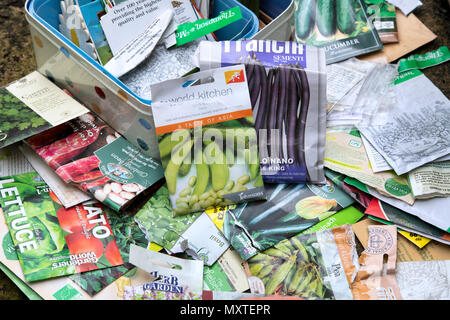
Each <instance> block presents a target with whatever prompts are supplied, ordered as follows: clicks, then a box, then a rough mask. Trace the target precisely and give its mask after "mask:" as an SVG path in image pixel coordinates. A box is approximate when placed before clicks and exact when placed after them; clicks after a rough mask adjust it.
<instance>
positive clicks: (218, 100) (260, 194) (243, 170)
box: [151, 65, 266, 216]
mask: <svg viewBox="0 0 450 320" xmlns="http://www.w3.org/2000/svg"><path fill="white" fill-rule="evenodd" d="M151 90H152V99H153V101H152V109H153V115H154V120H155V127H156V134H157V136H158V142H159V151H160V155H161V159H162V164H163V168H164V173H165V178H166V182H167V188H168V190H169V195H170V199H171V203H172V207H173V214H174V216H179V215H184V214H189V213H195V212H202V211H204V210H205V209H208V208H214V207H219V206H226V205H232V204H238V203H244V202H249V201H254V200H263V199H266V192H265V189H264V183H263V180H262V176H261V171H260V167H259V154H258V143H257V136H256V130H255V127H254V119H253V113H252V107H251V101H250V94H249V88H248V84H247V78H246V73H245V68H244V66H243V65H237V66H231V67H226V68H218V69H213V70H207V71H204V72H199V73H195V74H192V75H190V76H187V77H184V78H178V79H174V80H169V81H165V82H161V83H158V84H155V85H153V86H152V89H151Z"/></svg>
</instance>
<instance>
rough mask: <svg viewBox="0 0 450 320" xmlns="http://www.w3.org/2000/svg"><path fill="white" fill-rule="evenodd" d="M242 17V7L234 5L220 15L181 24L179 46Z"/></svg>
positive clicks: (178, 29)
mask: <svg viewBox="0 0 450 320" xmlns="http://www.w3.org/2000/svg"><path fill="white" fill-rule="evenodd" d="M240 19H242V12H241V9H240V8H239V7H233V8H230V9H228V10H225V11H222V12H221V13H220V15H218V16H217V17H215V18H212V19H199V20H197V21H195V22H189V23H183V24H180V25H179V26H178V28H177V31H176V39H177V46H181V45H183V44H186V43H188V42H191V41H194V40H196V39H198V38H201V37H203V36H205V35H207V34H210V33H211V32H214V31H217V30H219V29H221V28H223V27H226V26H227V25H229V24H230V23H233V22H235V21H238V20H240Z"/></svg>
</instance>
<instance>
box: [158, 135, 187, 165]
mask: <svg viewBox="0 0 450 320" xmlns="http://www.w3.org/2000/svg"><path fill="white" fill-rule="evenodd" d="M182 142H183V136H182V135H180V136H179V137H178V140H177V139H173V137H172V134H168V135H166V136H165V137H164V138H163V139H162V140H161V142H160V143H159V154H160V155H161V159H163V158H164V157H167V156H169V155H170V154H171V153H172V150H173V149H174V148H175V147H177V146H178V145H179V144H181V143H182Z"/></svg>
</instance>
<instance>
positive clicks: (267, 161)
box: [197, 40, 327, 183]
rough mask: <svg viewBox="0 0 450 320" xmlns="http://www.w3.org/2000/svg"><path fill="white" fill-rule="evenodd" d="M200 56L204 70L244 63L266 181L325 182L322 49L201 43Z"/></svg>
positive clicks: (275, 43) (273, 43)
mask: <svg viewBox="0 0 450 320" xmlns="http://www.w3.org/2000/svg"><path fill="white" fill-rule="evenodd" d="M197 60H198V65H199V68H200V69H201V70H210V69H216V68H220V67H229V66H232V65H239V64H241V63H242V64H244V65H245V69H246V75H247V82H248V88H249V93H250V102H251V106H252V110H253V115H254V119H255V129H256V130H257V133H258V150H259V153H260V166H261V174H262V176H263V179H264V182H267V183H305V182H311V183H324V182H325V175H324V172H323V156H324V149H325V139H324V136H325V132H324V130H325V127H326V102H327V101H326V98H327V97H326V87H327V77H326V64H325V53H324V51H323V50H322V49H318V48H315V47H313V46H305V45H303V44H299V43H295V42H278V41H273V40H267V41H261V40H248V41H222V42H207V41H202V42H201V43H200V46H199V49H198V50H197Z"/></svg>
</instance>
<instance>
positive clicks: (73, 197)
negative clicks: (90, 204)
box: [18, 143, 92, 208]
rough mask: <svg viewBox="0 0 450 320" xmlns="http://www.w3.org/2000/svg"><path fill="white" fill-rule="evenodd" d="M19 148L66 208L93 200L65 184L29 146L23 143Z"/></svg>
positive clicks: (86, 194) (88, 195)
mask: <svg viewBox="0 0 450 320" xmlns="http://www.w3.org/2000/svg"><path fill="white" fill-rule="evenodd" d="M18 148H19V150H20V151H22V153H23V155H24V156H25V158H26V160H28V161H29V163H30V164H31V165H32V166H33V167H32V168H33V169H32V170H35V171H36V172H37V173H38V174H39V175H40V176H41V178H42V179H43V180H44V181H45V183H47V185H48V186H49V187H50V189H51V190H52V191H53V192H54V193H55V194H56V196H57V197H58V199H59V201H61V204H62V205H63V206H64V207H66V208H70V207H73V206H76V205H77V204H80V203H83V202H85V201H88V200H90V199H92V196H91V195H90V194H88V193H85V192H83V191H81V190H80V189H78V188H76V187H74V186H73V185H71V184H67V183H65V182H64V181H63V180H62V179H61V178H60V177H59V176H58V175H57V174H56V172H55V171H54V170H53V169H52V168H50V167H49V166H48V165H47V163H46V162H45V161H44V160H43V159H42V158H41V157H40V156H39V155H38V154H37V153H36V152H34V150H33V149H31V148H30V147H29V146H28V145H27V144H25V143H21V144H20V145H19V146H18ZM32 170H29V171H32Z"/></svg>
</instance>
